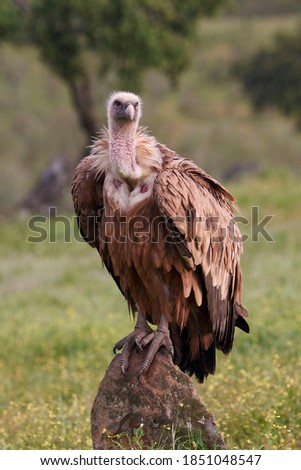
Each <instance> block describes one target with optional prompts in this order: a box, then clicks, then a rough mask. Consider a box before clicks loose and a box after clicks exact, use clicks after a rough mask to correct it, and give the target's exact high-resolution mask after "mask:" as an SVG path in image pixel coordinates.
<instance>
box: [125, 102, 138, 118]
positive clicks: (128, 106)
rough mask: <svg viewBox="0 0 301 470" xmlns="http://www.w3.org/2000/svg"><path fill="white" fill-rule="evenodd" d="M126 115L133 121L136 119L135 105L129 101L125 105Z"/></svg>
mask: <svg viewBox="0 0 301 470" xmlns="http://www.w3.org/2000/svg"><path fill="white" fill-rule="evenodd" d="M124 114H125V116H126V117H127V118H128V119H130V120H131V121H133V119H134V117H135V108H134V105H133V103H131V102H130V101H128V102H127V103H125V105H124Z"/></svg>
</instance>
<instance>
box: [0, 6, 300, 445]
mask: <svg viewBox="0 0 301 470" xmlns="http://www.w3.org/2000/svg"><path fill="white" fill-rule="evenodd" d="M300 20H301V5H300V1H299V0H266V1H264V2H263V1H262V0H240V1H236V0H225V1H224V0H202V1H200V0H188V1H186V2H183V1H180V0H160V1H159V0H158V1H157V0H141V1H138V0H137V1H135V0H114V1H109V0H85V1H84V0H64V1H60V0H45V1H42V0H2V1H1V2H0V39H1V43H0V64H1V73H0V111H1V121H0V154H1V156H0V221H1V226H0V240H1V244H0V260H1V263H0V281H1V284H0V294H1V317H0V321H1V327H0V340H1V348H0V372H1V377H2V381H1V383H0V407H1V412H0V448H10V449H16V448H18V449H22V448H36V449H39V448H40V449H42V448H53V449H58V448H78V449H81V448H90V445H91V443H90V435H89V410H90V407H91V404H92V400H93V398H94V395H95V393H96V389H97V386H98V383H99V380H100V379H101V377H102V376H103V374H104V372H105V370H106V368H107V366H108V363H109V361H110V360H111V358H112V345H113V344H114V343H115V342H116V340H117V339H119V338H120V337H121V336H124V335H125V334H127V333H128V332H129V331H130V329H131V328H132V324H131V322H130V321H129V320H128V319H127V318H128V317H127V309H126V305H124V304H122V301H121V298H120V296H119V293H118V291H117V289H116V288H115V285H114V283H113V282H112V280H111V279H110V278H109V277H108V276H107V274H106V273H105V271H103V270H101V263H100V260H99V259H98V258H97V254H96V253H94V251H93V250H91V249H90V247H88V246H86V245H85V244H84V243H79V242H78V238H77V240H75V239H74V234H77V232H76V228H75V226H74V220H71V218H70V219H69V218H68V219H66V220H65V223H63V222H62V221H58V220H55V219H54V220H49V221H45V220H44V224H45V227H46V230H48V232H49V230H50V228H49V227H50V224H54V225H53V227H54V231H55V234H56V243H50V242H49V240H48V239H47V240H45V242H43V243H28V242H26V240H27V237H28V234H29V233H30V230H29V228H28V226H27V221H28V217H25V218H24V217H23V218H21V219H20V218H19V217H18V213H19V212H20V207H22V208H23V209H22V211H23V212H22V214H23V215H24V207H25V208H26V210H27V211H30V210H34V213H38V214H39V213H42V212H44V211H45V213H47V208H48V206H49V205H53V204H55V205H58V214H59V215H60V214H63V213H65V214H67V215H68V216H69V215H70V214H72V213H73V212H72V205H71V199H70V178H71V175H72V172H73V169H74V167H75V165H76V164H77V162H78V160H79V159H80V158H81V157H82V156H83V154H86V153H87V152H88V150H87V148H86V147H87V145H88V144H89V143H90V139H91V136H93V135H95V134H96V133H97V131H98V129H100V128H101V127H102V126H103V125H105V124H106V115H105V103H106V100H107V97H108V95H109V93H110V92H111V91H112V90H114V89H116V88H129V89H131V90H132V91H134V92H139V93H141V96H142V98H143V103H144V113H143V117H142V124H143V125H147V126H149V129H150V131H151V133H153V134H154V135H155V136H156V137H157V138H158V140H159V141H161V142H163V143H165V144H166V145H168V146H169V147H171V148H173V149H175V150H176V151H177V152H178V153H180V154H181V155H183V156H185V157H188V158H191V159H193V160H195V161H196V162H197V163H198V164H199V165H200V166H201V167H202V168H204V169H205V170H206V171H207V172H209V173H211V174H212V175H213V176H214V177H216V178H218V179H220V180H222V182H224V183H226V184H227V186H228V187H229V189H230V190H232V192H233V193H234V194H235V196H236V197H237V199H238V203H239V205H240V207H241V210H242V214H243V215H245V216H246V217H247V218H248V219H250V214H251V207H252V206H258V207H259V208H260V215H262V217H264V215H266V214H272V215H274V218H273V220H272V221H271V222H270V223H269V225H268V230H269V233H270V234H271V235H272V237H273V239H274V240H275V242H273V243H267V242H266V241H265V240H263V239H262V238H261V239H260V240H259V242H251V241H250V239H249V241H248V242H247V243H246V244H245V253H244V256H243V261H242V262H243V273H244V282H245V289H244V304H245V305H246V307H247V308H248V309H249V311H250V312H251V316H250V325H251V334H250V335H249V336H246V335H242V334H241V335H240V334H237V338H236V341H235V346H234V351H233V353H232V354H231V355H230V356H229V357H227V358H225V357H222V356H221V355H219V356H218V359H217V374H216V375H215V376H214V377H210V378H209V379H208V381H207V382H206V383H205V384H204V385H203V386H202V387H200V394H201V396H202V397H204V399H205V402H206V404H207V405H208V407H209V409H210V410H211V411H213V412H214V414H215V415H216V419H217V421H218V423H219V425H220V427H221V431H222V433H223V434H224V436H225V438H226V441H227V443H228V446H229V447H230V446H231V448H240V449H246V448H250V449H254V448H264V449H300V448H301V424H300V423H301V415H300V413H301V411H300V410H301V406H300V397H301V390H300V373H299V370H300V367H301V364H300V360H301V349H300V348H301V344H300V331H301V325H300V288H299V279H300V276H301V260H300V253H301V245H300V237H299V233H300V229H301V226H300V225H301V222H300V221H301V207H300V197H301V194H300V191H301V185H300V169H301V159H300V155H301V133H300V106H301V103H300V89H301V88H300V80H301V78H300V75H301V71H300V63H301V60H300V43H301V34H300ZM61 157H62V158H61ZM62 162H63V163H64V162H67V163H66V165H65V163H64V164H63V166H62ZM62 171H63V172H66V175H65V176H66V177H65V178H62V179H61V180H59V181H58V173H60V172H62ZM55 182H56V183H57V185H56V184H54V183H55ZM46 187H47V188H48V190H49V187H50V188H52V189H53V190H54V189H55V191H52V192H51V191H50V192H49V193H48V197H46V198H45V197H44V200H43V204H41V201H39V197H41V194H43V188H44V189H45V188H46ZM57 188H58V189H59V190H60V191H59V190H58V191H57ZM32 190H34V191H33V192H32ZM33 193H34V195H35V197H36V199H37V203H36V205H34V204H32V205H30V204H27V205H26V204H25V205H24V201H25V202H26V200H27V198H28V195H29V196H32V194H33ZM44 193H45V191H44ZM44 196H45V194H44ZM31 199H32V198H31ZM22 201H23V202H22ZM8 216H9V217H8ZM260 217H261V216H260ZM41 223H42V224H43V219H41ZM47 224H48V225H47ZM243 228H244V229H245V230H246V231H247V233H249V232H250V231H251V227H250V226H247V227H243ZM66 237H67V239H66ZM66 242H67V243H66ZM122 305H123V307H122ZM233 390H235V400H233V393H234V392H233Z"/></svg>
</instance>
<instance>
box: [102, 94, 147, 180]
mask: <svg viewBox="0 0 301 470" xmlns="http://www.w3.org/2000/svg"><path fill="white" fill-rule="evenodd" d="M107 114H108V130H109V154H110V161H111V170H112V172H113V174H114V175H115V177H117V178H119V179H121V180H125V181H129V182H135V181H137V180H138V179H139V178H140V177H141V174H142V172H141V168H140V167H139V165H138V163H137V161H136V150H135V143H136V133H137V128H138V124H139V120H140V117H141V99H140V98H139V96H137V95H135V94H134V93H129V92H125V91H118V92H115V93H112V95H111V96H110V98H109V101H108V107H107Z"/></svg>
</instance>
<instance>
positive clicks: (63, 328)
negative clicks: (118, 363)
mask: <svg viewBox="0 0 301 470" xmlns="http://www.w3.org/2000/svg"><path fill="white" fill-rule="evenodd" d="M231 189H232V191H233V192H234V193H235V195H236V196H237V198H238V201H239V203H240V205H241V208H242V214H243V215H244V216H246V217H249V214H250V212H251V206H253V205H257V206H259V208H260V219H261V218H263V217H264V216H265V215H268V214H271V215H274V218H273V219H272V221H271V222H269V224H268V225H267V227H266V228H267V229H268V230H269V233H270V234H271V236H272V237H273V238H274V240H275V241H274V242H269V243H268V242H266V241H265V240H264V239H263V238H262V237H259V241H258V242H251V241H250V240H249V241H248V242H247V243H246V244H245V253H244V257H243V268H244V269H243V271H244V281H245V289H244V304H245V305H246V306H247V308H248V309H249V311H250V313H251V316H250V326H251V334H250V335H249V336H247V335H245V334H244V333H242V332H239V331H238V332H237V334H236V341H235V345H234V349H233V352H232V353H231V354H230V356H228V357H224V356H223V355H222V354H221V353H219V354H218V360H217V372H216V375H215V376H211V377H209V379H208V380H207V381H206V383H205V384H204V385H198V387H199V392H200V395H201V396H202V398H203V400H204V401H205V403H206V405H207V407H208V408H209V410H210V411H211V412H213V413H214V414H215V418H216V420H217V423H218V426H219V428H220V431H221V432H222V434H223V436H224V438H225V440H226V442H227V446H228V447H229V448H234V449H235V448H236V449H258V448H260V449H298V448H300V447H301V414H300V410H301V406H300V405H301V402H300V400H301V398H300V397H301V389H300V388H301V387H300V375H299V371H300V367H301V345H300V332H301V318H300V298H299V279H300V275H301V259H300V248H301V242H300V237H299V233H300V228H301V227H300V220H301V213H300V212H301V209H300V205H299V201H300V198H301V187H300V184H299V180H298V178H297V177H295V176H293V175H292V174H290V173H289V172H286V171H283V172H281V173H280V172H278V171H273V172H268V173H267V172H266V173H263V174H261V175H260V176H257V177H254V178H249V179H245V180H241V181H240V182H237V183H235V184H233V185H232V187H231ZM2 222H3V223H2V224H1V233H0V237H1V238H0V239H1V249H0V266H1V268H0V276H1V287H0V294H1V325H0V341H1V351H0V368H1V377H2V380H1V384H0V399H1V403H0V404H1V418H0V448H2V449H88V448H91V440H90V422H89V412H90V408H91V406H92V402H93V398H94V396H95V394H96V391H97V387H98V384H99V382H100V380H101V378H102V377H103V375H104V373H105V370H106V368H107V366H108V364H109V363H110V360H111V359H112V346H113V344H114V343H115V341H116V340H117V339H119V338H120V337H121V336H122V335H125V334H126V333H128V332H129V331H130V330H131V329H132V324H131V321H130V319H129V316H128V313H127V307H126V304H125V302H123V300H122V299H121V296H120V294H119V292H118V290H117V288H116V287H115V285H114V283H113V281H112V279H111V278H110V277H109V276H108V275H107V274H106V272H105V271H104V270H102V267H101V263H100V260H99V259H98V256H97V253H96V252H94V251H93V250H92V249H91V248H90V247H89V246H87V245H86V244H84V243H80V242H78V241H75V240H74V239H73V237H71V238H72V242H71V243H65V242H64V238H65V235H66V234H65V233H64V226H63V224H59V223H58V224H56V233H57V242H56V243H49V241H48V240H46V241H44V242H43V243H29V242H28V241H27V238H28V235H32V233H31V232H30V231H29V230H28V228H27V221H26V220H23V221H22V220H19V219H15V218H12V219H5V220H3V221H2ZM241 228H242V229H243V230H244V231H245V233H246V234H250V225H245V226H243V227H241ZM71 233H73V231H72V230H71ZM187 445H188V444H187Z"/></svg>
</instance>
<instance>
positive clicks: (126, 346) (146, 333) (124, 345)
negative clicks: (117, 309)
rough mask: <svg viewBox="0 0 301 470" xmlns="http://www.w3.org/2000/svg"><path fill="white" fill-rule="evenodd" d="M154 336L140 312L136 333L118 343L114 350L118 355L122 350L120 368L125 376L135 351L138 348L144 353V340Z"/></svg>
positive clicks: (133, 332)
mask: <svg viewBox="0 0 301 470" xmlns="http://www.w3.org/2000/svg"><path fill="white" fill-rule="evenodd" d="M153 335H154V332H153V330H152V329H151V328H150V326H149V325H148V324H147V321H146V320H145V318H144V316H143V315H142V314H141V313H140V312H138V318H137V323H136V326H135V329H134V331H132V332H131V333H130V334H128V335H127V336H125V337H124V338H122V339H120V340H119V341H117V343H116V344H115V346H114V348H113V351H114V354H116V351H117V350H118V351H120V350H122V351H121V356H120V368H121V371H122V373H123V374H125V372H126V370H127V368H128V366H129V360H130V356H131V353H132V351H133V349H134V348H135V347H136V348H137V349H138V350H140V351H142V350H143V349H144V347H145V343H144V338H149V337H153ZM150 341H151V340H149V341H147V343H146V344H149V342H150Z"/></svg>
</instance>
